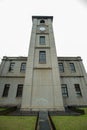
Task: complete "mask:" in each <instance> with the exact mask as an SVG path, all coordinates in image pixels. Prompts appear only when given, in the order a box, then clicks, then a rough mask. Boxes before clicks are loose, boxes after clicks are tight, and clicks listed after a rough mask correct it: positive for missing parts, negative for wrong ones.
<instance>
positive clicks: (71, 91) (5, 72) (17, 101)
mask: <svg viewBox="0 0 87 130" xmlns="http://www.w3.org/2000/svg"><path fill="white" fill-rule="evenodd" d="M11 62H15V66H14V69H13V72H9V66H10V63H11ZM22 63H27V57H3V59H2V63H1V67H0V106H3V105H5V106H14V105H17V106H18V107H20V106H21V102H22V97H16V94H17V87H18V84H23V85H24V80H25V73H26V71H23V72H22V71H20V68H21V64H22ZM59 63H63V67H64V72H61V70H60V81H61V87H62V84H66V85H67V90H68V96H66V95H65V96H64V95H62V96H63V103H64V106H65V107H66V106H86V105H87V74H86V71H85V68H84V65H83V63H82V59H81V58H80V57H58V64H59ZM70 63H74V65H75V70H76V71H75V72H72V71H71V68H70ZM5 84H10V89H9V92H8V96H7V97H3V91H4V86H5ZM74 84H79V85H80V89H81V93H82V95H81V96H80V95H77V94H76V91H75V86H74Z"/></svg>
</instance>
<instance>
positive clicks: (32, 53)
mask: <svg viewBox="0 0 87 130" xmlns="http://www.w3.org/2000/svg"><path fill="white" fill-rule="evenodd" d="M32 22H33V25H32V32H31V39H30V47H29V54H28V57H6V56H5V57H3V59H2V63H1V66H0V106H4V105H5V106H14V105H17V106H18V107H20V109H21V110H22V111H39V110H49V111H50V110H52V111H56V110H61V111H64V108H65V107H67V106H86V105H87V79H86V78H87V76H86V71H85V69H84V65H83V63H82V59H81V57H58V58H57V54H56V47H55V40H54V33H53V26H52V22H53V17H52V16H32Z"/></svg>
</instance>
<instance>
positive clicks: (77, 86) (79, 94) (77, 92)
mask: <svg viewBox="0 0 87 130" xmlns="http://www.w3.org/2000/svg"><path fill="white" fill-rule="evenodd" d="M75 91H76V94H77V96H82V93H81V89H80V85H79V84H75Z"/></svg>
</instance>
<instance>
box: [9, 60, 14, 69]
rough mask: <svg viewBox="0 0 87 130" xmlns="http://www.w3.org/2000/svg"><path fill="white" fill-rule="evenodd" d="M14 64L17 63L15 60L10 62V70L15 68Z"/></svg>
mask: <svg viewBox="0 0 87 130" xmlns="http://www.w3.org/2000/svg"><path fill="white" fill-rule="evenodd" d="M14 65H15V63H14V62H11V63H10V67H9V71H13V70H14Z"/></svg>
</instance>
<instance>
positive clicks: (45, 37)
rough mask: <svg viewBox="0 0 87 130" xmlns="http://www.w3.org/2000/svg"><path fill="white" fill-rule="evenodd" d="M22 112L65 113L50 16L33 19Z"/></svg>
mask: <svg viewBox="0 0 87 130" xmlns="http://www.w3.org/2000/svg"><path fill="white" fill-rule="evenodd" d="M32 22H33V25H32V32H31V39H30V47H29V54H28V58H27V67H26V75H25V83H24V88H23V97H22V105H21V110H22V111H40V110H49V111H56V110H61V111H63V110H64V106H63V99H62V92H61V84H60V75H59V68H58V61H57V54H56V48H55V40H54V33H53V26H52V22H53V16H32Z"/></svg>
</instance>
